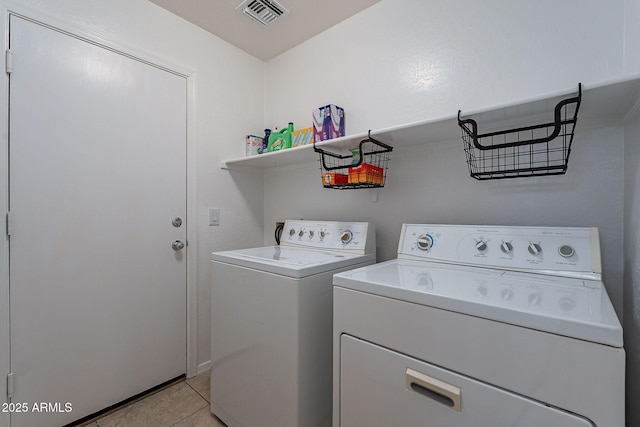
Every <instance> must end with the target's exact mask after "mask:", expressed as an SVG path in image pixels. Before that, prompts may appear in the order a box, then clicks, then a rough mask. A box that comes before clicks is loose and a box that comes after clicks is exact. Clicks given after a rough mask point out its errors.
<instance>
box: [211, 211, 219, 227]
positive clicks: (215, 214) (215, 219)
mask: <svg viewBox="0 0 640 427" xmlns="http://www.w3.org/2000/svg"><path fill="white" fill-rule="evenodd" d="M214 225H220V209H218V208H211V209H209V226H214Z"/></svg>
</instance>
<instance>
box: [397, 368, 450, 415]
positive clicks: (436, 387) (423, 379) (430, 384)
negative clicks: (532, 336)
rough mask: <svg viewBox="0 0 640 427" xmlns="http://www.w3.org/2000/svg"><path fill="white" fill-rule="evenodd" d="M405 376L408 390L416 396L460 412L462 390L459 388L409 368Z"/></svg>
mask: <svg viewBox="0 0 640 427" xmlns="http://www.w3.org/2000/svg"><path fill="white" fill-rule="evenodd" d="M405 374H406V385H407V389H408V390H413V391H415V392H416V393H418V394H421V395H423V396H425V397H428V398H429V399H432V400H435V401H436V402H439V403H441V404H443V405H445V406H448V407H449V408H451V409H453V410H454V411H458V412H460V411H462V399H461V393H462V390H460V387H456V386H453V385H451V384H448V383H445V382H444V381H440V380H439V379H437V378H433V377H430V376H429V375H425V374H423V373H422V372H418V371H414V370H413V369H411V368H407V370H406V372H405Z"/></svg>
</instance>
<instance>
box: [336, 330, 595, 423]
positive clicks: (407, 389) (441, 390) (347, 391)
mask: <svg viewBox="0 0 640 427" xmlns="http://www.w3.org/2000/svg"><path fill="white" fill-rule="evenodd" d="M340 359H341V365H340V366H341V369H340V425H341V426H344V427H347V426H349V427H351V426H356V427H357V426H367V427H375V426H379V427H389V426H423V427H439V426H518V427H539V426H545V425H548V426H563V427H592V426H593V425H592V424H591V423H590V422H589V421H588V420H586V419H585V418H582V417H578V416H576V415H573V414H570V413H567V412H564V411H562V410H558V409H555V408H551V407H548V406H545V405H543V404H541V403H539V402H536V401H533V400H530V399H527V398H526V397H523V396H519V395H516V394H512V393H509V392H508V391H506V390H503V389H499V388H496V387H493V386H491V385H489V384H485V383H482V382H479V381H476V380H474V379H472V378H469V377H464V376H461V375H458V374H456V373H454V372H451V371H447V370H444V369H441V368H438V367H436V366H434V365H431V364H429V363H425V362H423V361H420V360H417V359H413V358H410V357H407V356H405V355H403V354H400V353H396V352H394V351H391V350H389V349H386V348H384V347H380V346H377V345H375V344H371V343H368V342H366V341H362V340H360V339H357V338H354V337H351V336H349V335H342V337H341V348H340Z"/></svg>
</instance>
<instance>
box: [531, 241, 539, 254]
mask: <svg viewBox="0 0 640 427" xmlns="http://www.w3.org/2000/svg"><path fill="white" fill-rule="evenodd" d="M541 252H542V246H540V244H539V243H529V253H530V254H531V255H540V253H541Z"/></svg>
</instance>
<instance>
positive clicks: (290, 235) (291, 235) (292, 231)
mask: <svg viewBox="0 0 640 427" xmlns="http://www.w3.org/2000/svg"><path fill="white" fill-rule="evenodd" d="M294 234H296V230H294V229H293V228H292V229H291V230H289V237H293V235H294Z"/></svg>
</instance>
